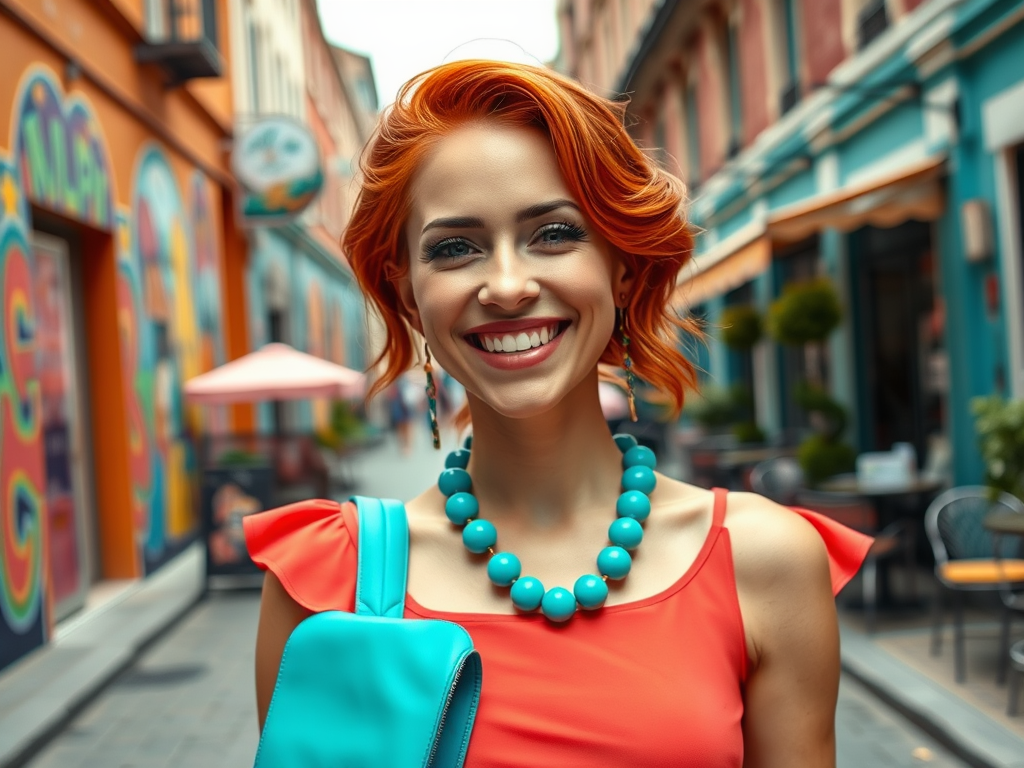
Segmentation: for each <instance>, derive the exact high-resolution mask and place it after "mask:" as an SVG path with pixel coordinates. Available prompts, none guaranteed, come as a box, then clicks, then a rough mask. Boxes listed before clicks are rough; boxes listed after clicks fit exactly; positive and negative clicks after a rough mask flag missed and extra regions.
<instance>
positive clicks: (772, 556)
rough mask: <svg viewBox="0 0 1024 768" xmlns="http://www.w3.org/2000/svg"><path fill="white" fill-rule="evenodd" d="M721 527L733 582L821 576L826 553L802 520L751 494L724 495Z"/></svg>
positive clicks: (809, 526)
mask: <svg viewBox="0 0 1024 768" xmlns="http://www.w3.org/2000/svg"><path fill="white" fill-rule="evenodd" d="M725 526H726V528H728V529H729V537H730V539H731V541H732V546H733V562H734V567H735V568H736V575H737V579H739V578H740V577H741V575H744V576H745V575H748V574H752V575H756V576H758V577H764V576H770V577H774V578H781V577H785V576H790V577H807V576H817V575H824V578H825V583H826V584H827V583H828V553H827V552H826V550H825V544H824V542H823V541H822V539H821V536H820V535H819V534H818V532H817V531H816V530H815V528H814V526H813V525H811V524H810V523H809V522H807V521H806V520H805V519H804V518H803V517H801V516H800V515H799V514H797V513H796V512H794V511H793V510H791V509H789V508H788V507H783V506H780V505H779V504H776V503H775V502H774V501H771V500H770V499H766V498H765V497H764V496H759V495H757V494H754V493H740V492H733V493H730V494H729V496H728V506H727V507H726V517H725Z"/></svg>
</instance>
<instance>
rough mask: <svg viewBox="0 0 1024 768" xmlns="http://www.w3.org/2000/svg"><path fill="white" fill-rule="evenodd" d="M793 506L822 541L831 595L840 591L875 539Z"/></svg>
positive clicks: (858, 568)
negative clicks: (830, 584)
mask: <svg viewBox="0 0 1024 768" xmlns="http://www.w3.org/2000/svg"><path fill="white" fill-rule="evenodd" d="M792 509H793V511H794V512H796V513H797V514H799V515H800V516H801V517H803V518H804V519H805V520H806V521H807V522H809V523H810V524H811V525H813V526H814V528H815V530H817V531H818V535H819V536H821V538H822V540H823V541H824V542H825V549H826V550H827V551H828V567H829V572H830V573H831V575H832V594H834V595H838V594H839V590H841V589H842V588H843V587H845V586H846V584H847V582H849V581H850V579H852V578H853V577H854V576H855V575H856V574H857V571H859V570H860V566H861V563H863V562H864V558H865V557H867V554H868V550H869V549H871V544H872V543H873V542H874V539H873V538H871V537H870V536H865V535H864V534H863V533H859V532H857V531H855V530H853V529H852V528H847V527H846V526H845V525H843V524H842V523H837V522H836V521H835V520H832V519H831V518H828V517H825V516H824V515H821V514H818V513H817V512H811V511H810V510H809V509H800V508H799V507H793V508H792Z"/></svg>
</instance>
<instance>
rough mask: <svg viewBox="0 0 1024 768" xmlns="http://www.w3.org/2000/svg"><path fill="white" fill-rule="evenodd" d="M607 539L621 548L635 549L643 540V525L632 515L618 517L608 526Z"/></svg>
mask: <svg viewBox="0 0 1024 768" xmlns="http://www.w3.org/2000/svg"><path fill="white" fill-rule="evenodd" d="M608 540H609V541H610V542H611V543H612V544H615V545H616V546H619V547H622V548H623V549H636V548H637V547H639V546H640V542H641V541H643V540H644V527H643V526H642V525H640V523H638V522H637V521H636V520H634V519H633V518H632V517H620V518H619V519H618V520H616V521H615V522H614V523H612V524H611V525H610V526H608Z"/></svg>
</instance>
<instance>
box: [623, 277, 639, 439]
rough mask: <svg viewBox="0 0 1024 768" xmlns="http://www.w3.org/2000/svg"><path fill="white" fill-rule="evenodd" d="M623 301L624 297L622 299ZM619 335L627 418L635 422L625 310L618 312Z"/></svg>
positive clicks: (631, 370) (634, 396)
mask: <svg viewBox="0 0 1024 768" xmlns="http://www.w3.org/2000/svg"><path fill="white" fill-rule="evenodd" d="M622 298H623V300H625V296H623V297H622ZM619 333H620V334H622V367H623V368H625V369H626V397H627V398H628V399H629V418H630V419H631V420H633V421H636V420H637V419H636V393H635V392H634V386H635V384H636V376H634V375H633V360H632V358H630V356H629V336H628V335H627V334H626V310H625V308H623V309H620V310H619Z"/></svg>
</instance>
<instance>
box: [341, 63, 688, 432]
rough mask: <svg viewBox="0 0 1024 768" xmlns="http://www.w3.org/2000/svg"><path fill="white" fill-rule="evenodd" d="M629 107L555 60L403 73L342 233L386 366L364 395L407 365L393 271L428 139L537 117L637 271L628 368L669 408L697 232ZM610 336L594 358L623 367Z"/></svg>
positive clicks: (588, 206) (589, 205) (682, 369)
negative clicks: (679, 285)
mask: <svg viewBox="0 0 1024 768" xmlns="http://www.w3.org/2000/svg"><path fill="white" fill-rule="evenodd" d="M625 111H626V106H625V104H622V103H619V102H613V101H609V100H607V99H602V98H600V97H599V96H595V95H594V94H592V93H590V92H588V91H587V90H585V89H584V88H583V87H582V86H580V85H579V84H578V83H576V82H574V81H572V80H570V79H568V78H565V77H562V76H561V75H558V74H556V73H555V72H552V71H551V70H548V69H544V68H541V67H534V66H528V65H523V64H508V63H504V62H495V61H459V62H454V63H451V64H444V65H442V66H439V67H436V68H434V69H431V70H428V71H427V72H424V73H423V74H421V75H418V76H417V77H415V78H413V79H412V80H410V81H409V82H408V83H406V84H405V85H404V86H403V87H402V90H401V91H400V92H399V94H398V99H397V101H396V102H395V104H394V105H393V106H392V107H391V108H390V109H389V110H388V111H387V112H386V113H385V114H384V115H383V116H382V118H381V120H380V123H379V125H378V127H377V130H376V132H375V135H374V137H373V138H372V140H371V141H370V143H369V145H368V146H367V148H366V150H365V152H364V153H363V157H362V160H361V167H362V173H363V180H362V188H361V190H360V192H359V197H358V200H357V201H356V205H355V210H354V212H353V214H352V217H351V219H350V220H349V223H348V228H347V229H346V230H345V235H344V237H343V238H342V249H343V250H344V252H345V254H346V255H347V256H348V259H349V262H350V263H351V265H352V269H353V271H354V272H355V275H356V279H357V280H358V282H359V286H360V288H361V289H362V290H363V292H364V293H365V294H366V296H368V297H369V298H370V300H371V301H372V302H373V304H374V305H375V306H376V308H377V310H378V311H379V312H380V316H381V318H382V319H383V321H384V325H385V328H386V340H385V344H384V349H383V350H382V352H381V354H380V356H379V357H378V358H377V360H376V361H375V364H377V363H381V362H383V363H384V364H385V368H384V372H383V374H382V375H381V377H380V378H379V379H378V380H377V381H376V382H375V383H374V385H373V388H372V390H371V395H373V394H376V393H378V392H380V391H381V390H383V389H384V388H385V387H387V386H388V385H389V384H390V383H391V382H393V381H394V380H395V379H396V378H397V377H398V376H400V375H401V374H402V372H403V371H405V370H407V369H408V368H409V367H410V366H411V365H412V363H413V359H414V352H413V346H412V338H413V337H412V335H411V330H412V328H411V326H410V325H409V320H408V317H407V315H406V313H405V310H404V308H403V306H402V302H401V301H400V300H399V296H398V291H397V288H396V285H395V280H396V278H398V277H400V276H401V275H403V274H404V272H405V270H406V269H408V253H407V248H406V241H405V236H404V229H405V223H406V217H407V215H408V208H409V200H408V190H409V186H410V183H411V181H412V179H413V176H414V174H415V173H416V171H417V169H418V168H419V165H420V163H421V162H422V160H423V158H424V156H425V154H426V153H427V152H429V151H430V149H431V147H432V146H433V145H434V143H435V142H436V141H437V140H438V139H440V138H443V137H444V136H445V135H447V134H448V133H450V132H451V131H452V130H453V129H455V128H457V127H459V126H460V125H464V124H465V123H467V122H471V121H478V120H495V121H498V122H500V123H502V124H505V125H513V126H523V127H533V128H537V129H540V130H541V131H543V132H544V134H545V135H546V136H547V137H548V139H549V140H550V142H551V146H552V148H553V149H554V152H555V156H556V158H557V161H558V167H559V169H560V170H561V173H562V176H563V178H564V179H565V182H566V185H567V186H568V187H569V189H570V191H571V192H572V194H573V197H575V199H576V200H577V201H578V202H579V204H580V206H581V207H582V209H583V212H584V214H585V215H586V217H587V219H588V220H589V221H590V222H591V224H592V225H593V226H594V227H595V228H596V229H597V230H598V231H599V232H600V233H601V235H602V236H603V237H604V238H605V239H606V240H607V241H608V242H609V243H611V244H612V245H613V246H615V247H616V248H617V249H619V251H621V257H622V258H623V259H624V261H625V262H626V264H627V266H628V267H629V268H630V269H631V270H632V272H633V274H634V275H635V284H634V288H633V291H632V295H630V296H629V297H628V299H627V306H626V309H625V318H626V332H627V334H628V335H629V338H630V343H629V354H630V357H631V358H632V360H633V370H634V372H635V373H636V375H637V376H638V377H639V378H641V379H643V380H644V381H646V382H648V383H649V384H651V385H653V386H654V387H656V388H658V389H660V390H661V391H663V392H664V393H665V394H666V395H667V396H668V398H669V400H670V402H671V403H672V405H673V406H674V410H675V412H676V413H678V411H679V410H680V409H681V408H682V405H683V399H684V395H685V392H686V389H687V388H695V387H696V383H697V377H696V372H695V369H694V366H693V365H692V364H691V363H690V362H689V361H688V360H687V359H686V358H685V357H684V356H683V354H682V353H681V352H680V350H679V338H678V333H677V331H678V330H685V331H687V332H689V333H690V334H693V335H694V336H698V337H699V336H700V335H701V334H700V330H699V327H698V325H697V324H696V323H695V322H694V321H693V320H691V319H688V318H683V317H680V316H679V315H678V314H677V313H676V312H675V310H674V308H672V307H671V306H670V305H669V299H670V297H671V294H672V291H673V289H674V288H675V284H676V276H677V275H678V273H679V270H680V269H681V268H682V266H683V265H684V264H685V263H686V261H687V260H688V259H689V258H690V254H691V252H692V250H693V236H692V234H691V231H690V227H689V225H688V224H687V222H686V219H685V217H684V215H683V198H684V190H683V185H682V184H681V183H680V182H679V181H678V180H677V179H676V178H674V177H673V176H671V175H670V174H668V173H666V172H664V171H662V170H661V169H660V168H658V167H657V166H656V165H655V164H654V163H653V162H652V161H651V160H650V159H649V158H648V157H647V156H646V155H644V153H643V152H641V151H640V149H638V148H637V146H636V144H634V143H633V140H632V139H631V138H630V137H629V134H628V133H627V132H626V130H625V128H624V126H623V120H624V117H625ZM623 351H624V350H623V346H622V342H621V339H620V338H618V334H614V335H613V337H612V338H611V339H610V340H609V342H608V346H607V348H606V349H605V351H604V353H603V354H602V355H601V362H603V363H608V364H611V365H615V366H621V365H622V362H623Z"/></svg>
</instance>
